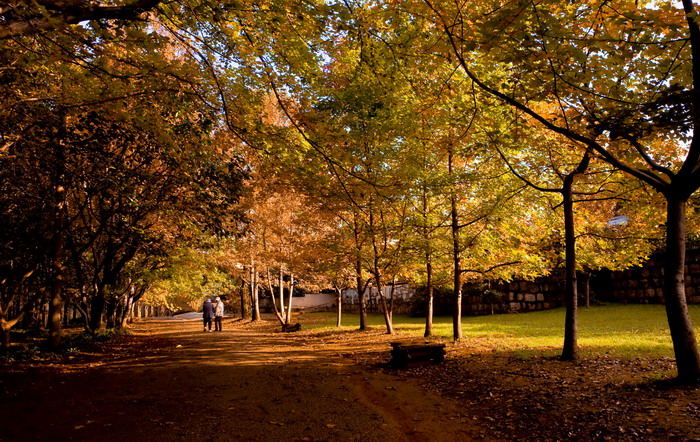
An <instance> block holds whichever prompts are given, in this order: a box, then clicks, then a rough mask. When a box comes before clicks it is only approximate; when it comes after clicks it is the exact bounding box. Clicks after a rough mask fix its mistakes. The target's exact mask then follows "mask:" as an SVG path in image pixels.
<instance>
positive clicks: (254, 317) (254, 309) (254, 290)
mask: <svg viewBox="0 0 700 442" xmlns="http://www.w3.org/2000/svg"><path fill="white" fill-rule="evenodd" d="M250 272H251V273H250V304H251V321H259V320H260V302H259V301H260V296H259V287H258V272H257V271H256V270H255V266H251V267H250ZM273 296H274V295H273Z"/></svg>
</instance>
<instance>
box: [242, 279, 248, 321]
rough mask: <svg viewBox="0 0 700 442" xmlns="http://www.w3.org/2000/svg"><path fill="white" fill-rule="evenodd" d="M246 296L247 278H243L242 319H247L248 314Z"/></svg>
mask: <svg viewBox="0 0 700 442" xmlns="http://www.w3.org/2000/svg"><path fill="white" fill-rule="evenodd" d="M245 298H246V296H245V279H243V278H241V319H245V318H246V317H247V316H248V314H247V312H246V302H245Z"/></svg>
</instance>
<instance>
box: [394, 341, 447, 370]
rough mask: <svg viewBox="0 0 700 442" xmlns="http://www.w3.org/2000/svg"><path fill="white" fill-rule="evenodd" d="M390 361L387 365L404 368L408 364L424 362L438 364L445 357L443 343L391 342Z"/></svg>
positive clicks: (413, 364)
mask: <svg viewBox="0 0 700 442" xmlns="http://www.w3.org/2000/svg"><path fill="white" fill-rule="evenodd" d="M391 347H392V350H391V361H389V365H390V366H392V367H394V368H406V367H409V366H415V365H421V364H426V363H436V364H439V363H440V362H442V361H443V360H444V359H445V344H432V343H429V342H426V343H425V344H402V343H401V342H392V343H391Z"/></svg>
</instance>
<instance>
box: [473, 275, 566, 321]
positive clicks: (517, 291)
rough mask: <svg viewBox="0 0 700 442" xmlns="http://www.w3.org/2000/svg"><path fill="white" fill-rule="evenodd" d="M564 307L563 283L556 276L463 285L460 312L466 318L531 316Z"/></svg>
mask: <svg viewBox="0 0 700 442" xmlns="http://www.w3.org/2000/svg"><path fill="white" fill-rule="evenodd" d="M562 305H564V280H563V278H560V277H559V276H558V275H553V276H550V277H545V278H538V279H536V280H534V281H511V282H490V283H489V284H488V285H485V284H466V285H465V289H464V295H463V305H462V311H463V313H464V314H465V315H487V314H493V313H512V312H532V311H537V310H547V309H551V308H556V307H561V306H562Z"/></svg>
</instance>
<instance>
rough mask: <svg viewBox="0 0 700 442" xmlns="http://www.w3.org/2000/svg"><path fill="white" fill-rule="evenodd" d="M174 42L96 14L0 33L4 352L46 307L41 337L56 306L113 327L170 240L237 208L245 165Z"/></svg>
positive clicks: (219, 226) (92, 326) (190, 237)
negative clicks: (76, 22)
mask: <svg viewBox="0 0 700 442" xmlns="http://www.w3.org/2000/svg"><path fill="white" fill-rule="evenodd" d="M15 12H17V11H16V10H15ZM11 13H12V12H11V11H10V12H5V14H11ZM175 43H176V42H173V41H172V40H170V39H166V38H158V34H157V33H154V32H153V31H152V30H150V29H149V26H148V25H147V24H136V23H134V24H132V25H130V26H128V27H122V26H119V25H118V24H114V23H111V22H108V21H103V22H97V23H93V24H92V26H86V27H80V26H79V27H74V28H70V29H69V30H67V31H66V32H65V33H48V34H41V35H37V34H32V35H30V36H21V37H14V38H12V39H6V40H3V45H2V51H1V52H0V60H1V62H0V65H2V71H0V75H2V81H1V82H0V87H2V92H0V97H1V98H0V100H2V104H1V105H0V108H1V109H2V110H1V111H0V113H2V116H1V117H0V145H2V151H0V162H2V165H1V166H0V183H1V184H0V185H1V186H2V193H1V196H0V199H2V202H1V203H0V205H1V206H2V209H3V210H2V212H0V217H1V218H2V224H3V227H4V228H3V229H2V233H1V234H0V235H1V236H0V242H1V244H2V246H0V256H1V258H0V262H1V270H0V272H1V276H0V282H1V283H0V328H1V329H2V335H3V340H2V342H3V347H5V348H6V347H7V345H8V344H9V336H10V329H11V328H12V327H13V326H14V325H15V324H17V322H18V321H20V320H21V319H22V317H23V316H24V315H25V314H27V313H28V312H30V311H31V310H32V309H34V308H36V307H37V306H38V305H40V304H44V303H48V304H49V307H50V312H49V331H50V344H51V345H52V346H56V345H58V344H59V342H60V334H61V328H60V327H61V322H60V312H61V310H62V304H63V303H70V304H71V305H72V306H73V307H74V308H77V309H78V310H79V311H80V312H81V314H82V316H83V319H84V324H85V328H86V329H87V330H89V331H95V330H97V329H98V328H100V327H101V326H102V321H103V320H105V319H106V321H107V326H109V327H115V326H119V325H120V324H121V323H122V322H123V320H124V318H125V314H126V312H127V311H128V310H129V308H130V306H131V305H132V304H133V303H134V302H135V301H136V300H138V299H139V298H140V297H141V296H143V294H144V293H145V291H146V288H147V287H148V286H149V285H150V284H151V283H152V282H153V280H154V277H155V276H156V274H157V272H156V271H157V270H158V269H159V268H161V267H163V266H164V265H165V264H167V263H168V262H169V260H168V256H169V255H171V250H173V249H174V248H175V247H176V245H177V244H178V243H182V242H185V243H187V242H188V241H189V242H193V241H195V239H196V236H197V235H201V233H198V232H201V231H202V230H208V231H216V232H220V231H222V230H223V229H224V228H226V227H227V226H228V225H229V224H231V222H230V221H231V220H232V219H235V218H236V217H237V215H236V212H235V210H233V209H232V204H233V203H234V202H235V201H236V199H237V198H238V195H239V194H240V182H241V180H242V178H243V176H244V171H243V164H242V163H241V161H240V158H239V157H238V156H237V154H236V153H235V150H233V149H232V145H231V143H230V142H229V141H227V139H226V138H225V137H222V136H219V134H217V131H216V130H215V124H214V122H215V119H216V116H215V115H213V114H212V113H211V112H209V111H208V110H206V109H202V107H201V101H200V100H199V99H198V98H197V97H196V92H195V91H194V90H193V88H191V87H190V86H189V81H187V80H184V79H186V78H191V77H193V76H196V75H197V72H198V70H199V67H198V66H197V65H196V64H193V63H191V62H190V61H187V60H184V59H181V58H179V57H178V56H177V50H178V48H177V46H176V44H175Z"/></svg>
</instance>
